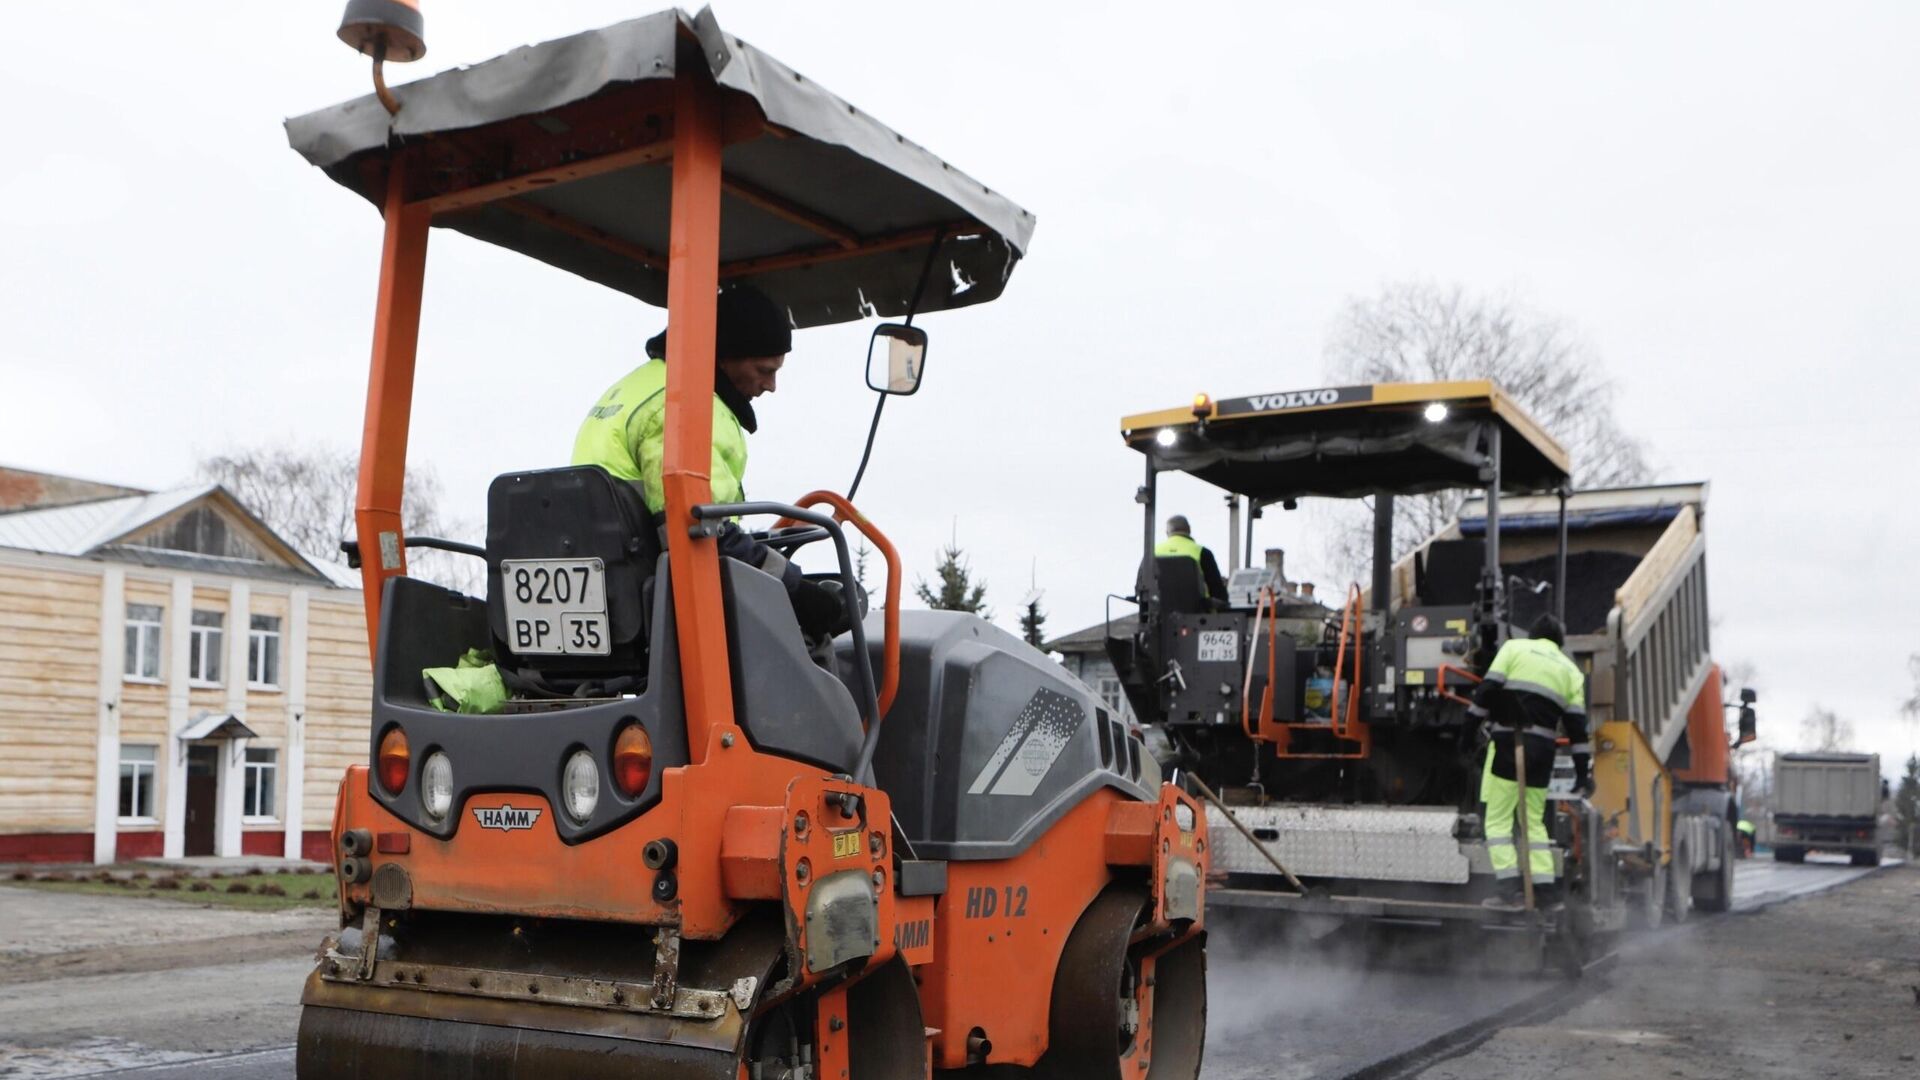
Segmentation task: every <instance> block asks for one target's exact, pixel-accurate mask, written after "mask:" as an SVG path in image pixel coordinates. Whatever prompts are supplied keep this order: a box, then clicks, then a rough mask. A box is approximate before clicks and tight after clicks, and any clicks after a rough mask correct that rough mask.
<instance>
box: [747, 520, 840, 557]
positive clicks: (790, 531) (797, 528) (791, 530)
mask: <svg viewBox="0 0 1920 1080" xmlns="http://www.w3.org/2000/svg"><path fill="white" fill-rule="evenodd" d="M748 535H750V536H752V537H753V538H754V539H755V540H757V541H759V542H760V543H762V544H765V545H767V546H768V547H770V548H772V549H773V550H775V551H777V552H779V553H780V554H781V555H783V556H786V557H788V558H791V557H792V556H793V553H794V552H796V551H799V550H800V549H801V548H803V547H805V546H807V545H808V544H811V543H813V542H814V541H816V540H825V539H826V538H827V536H828V533H827V530H825V529H823V528H821V527H820V526H818V525H788V526H786V527H785V528H778V529H765V530H760V531H755V532H752V533H749V534H748Z"/></svg>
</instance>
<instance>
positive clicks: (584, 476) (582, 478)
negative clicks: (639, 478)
mask: <svg viewBox="0 0 1920 1080" xmlns="http://www.w3.org/2000/svg"><path fill="white" fill-rule="evenodd" d="M593 558H597V559H599V560H600V561H601V563H602V565H603V566H604V567H605V568H606V575H607V576H606V586H607V621H608V624H609V632H610V633H609V636H610V639H611V650H610V653H609V654H608V655H607V656H590V655H574V654H570V655H562V656H551V655H539V654H530V655H526V656H521V655H519V654H516V653H515V652H514V651H513V639H512V636H511V634H510V632H509V627H508V626H507V609H506V602H505V596H506V594H505V592H504V591H503V582H502V578H501V572H500V565H501V563H502V562H503V561H507V560H516V559H593ZM659 561H660V538H659V533H658V530H656V529H655V527H654V524H653V516H652V515H651V514H650V513H649V512H648V511H647V507H646V503H645V501H644V500H643V499H642V498H641V496H640V490H639V488H638V487H637V486H635V485H633V484H630V483H628V482H626V481H624V480H620V479H617V478H615V477H614V476H612V475H611V474H609V473H608V472H607V471H606V470H605V469H602V468H600V467H599V466H597V465H581V466H573V467H569V468H564V469H541V470H536V471H533V472H520V473H508V474H506V475H504V476H501V477H498V478H497V479H495V480H494V482H493V484H492V486H491V487H489V488H488V489H487V621H488V625H489V627H490V628H491V630H492V633H493V638H494V647H495V655H496V656H498V657H501V658H502V659H503V660H505V659H508V658H510V659H511V660H512V662H513V664H514V665H515V666H519V667H525V668H531V669H533V670H535V671H538V672H540V673H542V674H545V675H558V676H578V677H592V676H604V675H609V674H616V673H639V672H643V671H644V670H645V667H646V665H645V661H646V653H647V615H646V610H647V609H646V603H645V590H646V585H647V582H648V581H649V580H650V579H651V578H652V577H653V574H654V569H655V567H656V565H657V564H658V563H659Z"/></svg>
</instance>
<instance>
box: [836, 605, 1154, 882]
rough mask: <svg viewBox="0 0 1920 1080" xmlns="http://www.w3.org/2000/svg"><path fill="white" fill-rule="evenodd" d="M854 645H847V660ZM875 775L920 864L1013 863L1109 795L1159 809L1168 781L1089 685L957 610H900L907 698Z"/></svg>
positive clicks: (875, 637) (896, 707)
mask: <svg viewBox="0 0 1920 1080" xmlns="http://www.w3.org/2000/svg"><path fill="white" fill-rule="evenodd" d="M870 620H871V622H870V625H869V630H868V634H867V640H868V641H869V642H870V643H872V647H873V648H874V649H875V650H876V657H875V665H876V666H878V664H879V658H878V656H877V650H878V648H879V642H880V640H881V629H880V621H879V620H880V616H879V615H874V616H870ZM851 647H852V646H851V641H850V639H849V638H848V637H847V636H845V635H843V636H842V637H841V639H840V641H839V642H838V649H839V653H840V657H841V659H842V661H843V663H844V662H846V660H847V655H848V652H849V650H850V649H851ZM848 666H850V665H848ZM874 772H875V778H876V779H877V781H878V782H879V785H880V786H881V787H882V788H884V789H886V790H887V791H888V793H889V794H890V795H891V796H892V798H893V808H894V814H895V816H896V817H898V818H899V820H900V825H901V828H902V829H903V830H904V831H905V833H906V835H907V837H908V838H909V839H910V840H911V841H912V843H913V845H914V849H915V854H917V855H918V857H920V858H922V859H955V860H959V859H1005V858H1011V857H1013V856H1015V855H1018V854H1019V853H1020V852H1021V851H1023V850H1025V849H1026V847H1027V845H1028V844H1030V843H1032V842H1033V841H1034V840H1035V839H1037V838H1038V837H1039V836H1040V835H1041V834H1042V833H1044V832H1045V831H1046V829H1047V827H1048V826H1049V825H1051V824H1052V823H1053V822H1054V821H1056V820H1058V819H1059V818H1060V817H1061V816H1062V815H1064V814H1065V813H1066V812H1067V811H1068V810H1071V809H1072V808H1073V807H1074V806H1076V805H1078V804H1079V803H1080V802H1081V801H1082V800H1083V799H1085V798H1087V797H1088V796H1089V795H1091V794H1092V793H1093V792H1095V791H1098V790H1099V789H1100V788H1102V787H1110V788H1114V789H1117V790H1119V791H1122V792H1124V793H1126V794H1127V795H1129V796H1131V797H1133V798H1137V799H1142V800H1151V799H1153V798H1155V797H1156V796H1155V792H1156V790H1157V788H1158V787H1159V784H1160V769H1159V766H1158V764H1156V763H1155V762H1154V760H1153V757H1152V756H1151V755H1150V754H1148V753H1147V752H1146V749H1145V748H1144V747H1143V745H1142V744H1141V741H1140V739H1139V737H1138V736H1136V735H1133V734H1131V733H1130V732H1129V731H1128V730H1127V725H1126V724H1125V723H1124V722H1123V721H1122V720H1121V719H1120V718H1118V717H1116V716H1114V715H1113V713H1112V712H1111V711H1110V710H1108V709H1107V708H1106V706H1105V705H1103V704H1102V703H1101V701H1100V698H1099V697H1098V695H1096V694H1094V692H1093V691H1092V690H1090V689H1088V688H1087V686H1086V684H1084V683H1082V682H1081V681H1080V680H1079V679H1076V678H1074V677H1073V676H1072V675H1070V674H1068V673H1067V672H1066V670H1065V669H1064V668H1062V667H1061V666H1060V665H1059V664H1058V663H1055V662H1054V661H1053V660H1052V659H1051V658H1049V657H1048V656H1047V655H1046V654H1045V653H1042V652H1041V651H1039V650H1038V649H1035V648H1034V647H1033V646H1031V645H1028V644H1027V643H1026V642H1024V641H1022V640H1020V639H1019V638H1017V637H1015V636H1013V635H1012V634H1009V633H1007V632H1006V631H1004V630H1001V629H999V628H998V627H995V626H994V625H993V624H991V623H989V622H987V621H985V620H984V619H980V618H978V617H976V616H973V615H966V614H962V613H959V612H951V611H903V612H901V613H900V692H899V696H898V697H897V698H896V699H895V701H894V703H893V708H892V709H891V710H890V711H889V712H888V714H887V716H886V718H885V720H884V721H883V723H882V725H881V729H880V745H879V748H878V751H877V753H876V754H875V756H874Z"/></svg>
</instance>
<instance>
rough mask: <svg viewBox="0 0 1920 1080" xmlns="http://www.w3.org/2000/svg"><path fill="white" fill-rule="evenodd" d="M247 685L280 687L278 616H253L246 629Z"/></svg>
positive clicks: (269, 687)
mask: <svg viewBox="0 0 1920 1080" xmlns="http://www.w3.org/2000/svg"><path fill="white" fill-rule="evenodd" d="M247 685H248V686H256V687H259V688H261V689H263V690H274V689H278V688H279V686H280V616H278V615H255V616H253V617H252V619H251V620H250V625H249V627H248V629H247Z"/></svg>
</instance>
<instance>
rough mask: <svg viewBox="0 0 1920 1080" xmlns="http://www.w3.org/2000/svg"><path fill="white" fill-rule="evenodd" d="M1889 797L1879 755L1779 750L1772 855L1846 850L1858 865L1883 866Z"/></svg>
mask: <svg viewBox="0 0 1920 1080" xmlns="http://www.w3.org/2000/svg"><path fill="white" fill-rule="evenodd" d="M1885 797H1886V782H1885V781H1884V780H1882V779H1881V778H1880V755H1878V754H1775V755H1774V758H1773V838H1774V839H1773V857H1774V860H1775V861H1777V862H1785V863H1797V862H1801V861H1803V860H1805V859H1806V857H1807V852H1809V851H1825V852H1831V853H1834V854H1840V853H1845V854H1846V855H1848V856H1849V857H1851V858H1852V859H1853V865H1855V866H1878V865H1880V837H1879V834H1878V830H1879V816H1880V802H1881V800H1882V799H1884V798H1885Z"/></svg>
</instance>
